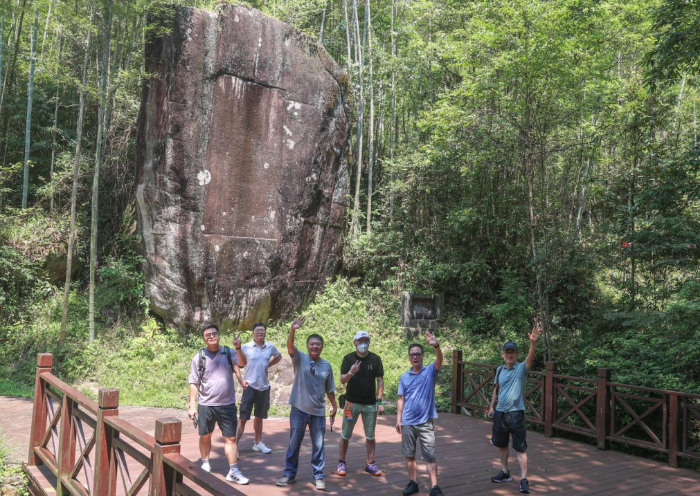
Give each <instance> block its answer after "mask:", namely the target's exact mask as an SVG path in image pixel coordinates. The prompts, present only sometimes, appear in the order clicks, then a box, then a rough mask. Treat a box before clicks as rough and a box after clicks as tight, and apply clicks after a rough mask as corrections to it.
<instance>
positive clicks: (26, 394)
mask: <svg viewBox="0 0 700 496" xmlns="http://www.w3.org/2000/svg"><path fill="white" fill-rule="evenodd" d="M0 396H17V397H20V398H32V397H33V396H34V388H33V387H31V386H29V385H27V384H23V383H21V382H16V381H14V380H12V379H0Z"/></svg>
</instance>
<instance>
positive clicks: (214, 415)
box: [199, 403, 238, 437]
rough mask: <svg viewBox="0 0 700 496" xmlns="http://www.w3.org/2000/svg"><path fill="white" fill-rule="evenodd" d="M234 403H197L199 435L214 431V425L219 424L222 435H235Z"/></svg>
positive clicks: (236, 421) (236, 420)
mask: <svg viewBox="0 0 700 496" xmlns="http://www.w3.org/2000/svg"><path fill="white" fill-rule="evenodd" d="M237 423H238V419H236V404H235V403H231V404H230V405H224V406H207V405H199V435H200V436H206V435H207V434H211V433H212V432H214V425H215V424H219V429H221V433H222V434H223V435H224V437H236V424H237Z"/></svg>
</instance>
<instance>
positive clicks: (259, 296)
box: [136, 5, 350, 328]
mask: <svg viewBox="0 0 700 496" xmlns="http://www.w3.org/2000/svg"><path fill="white" fill-rule="evenodd" d="M150 33H151V35H150V37H149V40H148V42H147V46H146V71H147V72H148V73H149V75H150V79H149V81H148V83H147V84H146V85H145V86H144V91H143V98H142V101H141V112H140V116H139V126H138V138H137V180H136V182H137V184H136V198H137V205H138V220H139V229H140V233H141V236H142V239H143V251H144V257H145V272H146V276H147V281H148V285H147V292H148V296H149V297H150V300H151V302H152V306H153V309H154V310H155V311H156V312H157V313H159V314H160V315H162V316H163V317H164V318H165V319H166V321H168V322H169V323H171V324H173V325H175V326H177V327H180V328H193V327H196V326H197V325H199V324H201V323H202V322H204V321H213V322H217V323H220V324H222V325H223V326H224V327H234V328H244V327H248V326H250V325H251V324H252V323H253V322H255V321H258V320H260V321H263V322H264V321H266V320H268V319H270V318H280V317H281V318H286V317H289V316H291V315H292V314H293V312H295V311H296V310H298V309H299V308H300V307H301V306H302V305H303V304H304V303H305V302H306V301H307V300H308V299H309V298H310V297H311V296H312V295H313V294H314V292H316V291H317V290H319V289H321V288H322V287H323V285H324V283H325V282H326V280H327V278H328V277H329V276H331V275H332V274H333V273H334V271H335V270H336V269H337V267H338V265H339V256H340V253H341V249H342V233H343V228H344V222H345V213H346V209H347V193H348V188H349V179H348V171H347V162H346V160H345V158H344V156H345V154H344V149H345V146H346V144H347V140H348V135H349V125H350V119H349V116H350V113H349V106H348V101H347V93H348V83H347V81H348V79H347V76H346V75H345V74H344V72H343V71H342V69H341V68H340V67H339V66H338V64H336V63H335V62H334V61H333V60H332V59H331V58H330V56H329V55H328V54H327V53H326V51H325V50H324V48H323V47H322V46H321V45H320V44H319V43H318V42H317V41H316V40H314V39H312V38H310V37H308V36H306V35H304V34H303V33H301V32H299V31H297V30H295V29H294V28H292V27H291V26H288V25H287V24H284V23H282V22H280V21H277V20H275V19H272V18H270V17H267V16H266V15H264V14H263V13H261V12H259V11H258V10H255V9H251V8H247V7H240V6H231V5H226V6H222V7H221V10H220V11H219V12H218V13H212V12H207V11H204V10H199V9H193V8H185V7H181V8H179V7H173V8H171V9H170V10H168V11H167V14H166V15H163V14H160V15H159V16H157V17H154V18H152V19H151V29H150Z"/></svg>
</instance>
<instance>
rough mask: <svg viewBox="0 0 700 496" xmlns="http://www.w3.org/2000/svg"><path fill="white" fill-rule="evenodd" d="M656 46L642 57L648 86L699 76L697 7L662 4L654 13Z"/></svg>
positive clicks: (669, 0)
mask: <svg viewBox="0 0 700 496" xmlns="http://www.w3.org/2000/svg"><path fill="white" fill-rule="evenodd" d="M653 19H654V31H655V35H656V45H655V46H654V47H653V49H652V50H650V51H649V53H648V54H647V56H646V64H647V66H648V81H649V83H651V84H652V85H656V84H662V85H663V84H668V83H674V82H677V81H678V80H679V79H681V77H683V76H686V75H693V74H695V75H698V74H700V58H699V57H698V54H700V3H698V1H697V0H662V1H661V3H660V5H659V6H658V7H657V8H656V10H655V11H654V16H653Z"/></svg>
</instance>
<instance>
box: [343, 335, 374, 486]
mask: <svg viewBox="0 0 700 496" xmlns="http://www.w3.org/2000/svg"><path fill="white" fill-rule="evenodd" d="M355 349H356V351H355V352H353V353H348V354H347V355H345V357H344V358H343V363H342V365H341V366H340V373H341V376H340V382H342V383H343V384H347V392H346V394H345V407H344V409H343V429H342V432H341V434H340V446H339V451H340V460H338V475H345V474H346V473H347V465H346V463H345V454H346V453H347V451H348V444H349V442H350V437H352V431H353V428H354V427H355V423H356V422H357V419H358V417H359V416H360V415H362V424H363V425H364V428H365V439H366V444H367V464H366V465H365V472H367V473H370V474H372V475H377V476H379V475H382V471H381V470H379V469H378V468H377V465H376V464H375V463H374V450H375V446H376V442H375V440H374V428H375V426H376V424H377V413H380V412H383V411H384V407H383V406H382V396H383V395H384V366H383V365H382V359H381V358H379V356H378V355H375V354H374V353H372V352H370V351H369V333H367V331H358V332H357V333H356V334H355ZM375 381H376V384H375ZM375 386H376V387H375Z"/></svg>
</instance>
